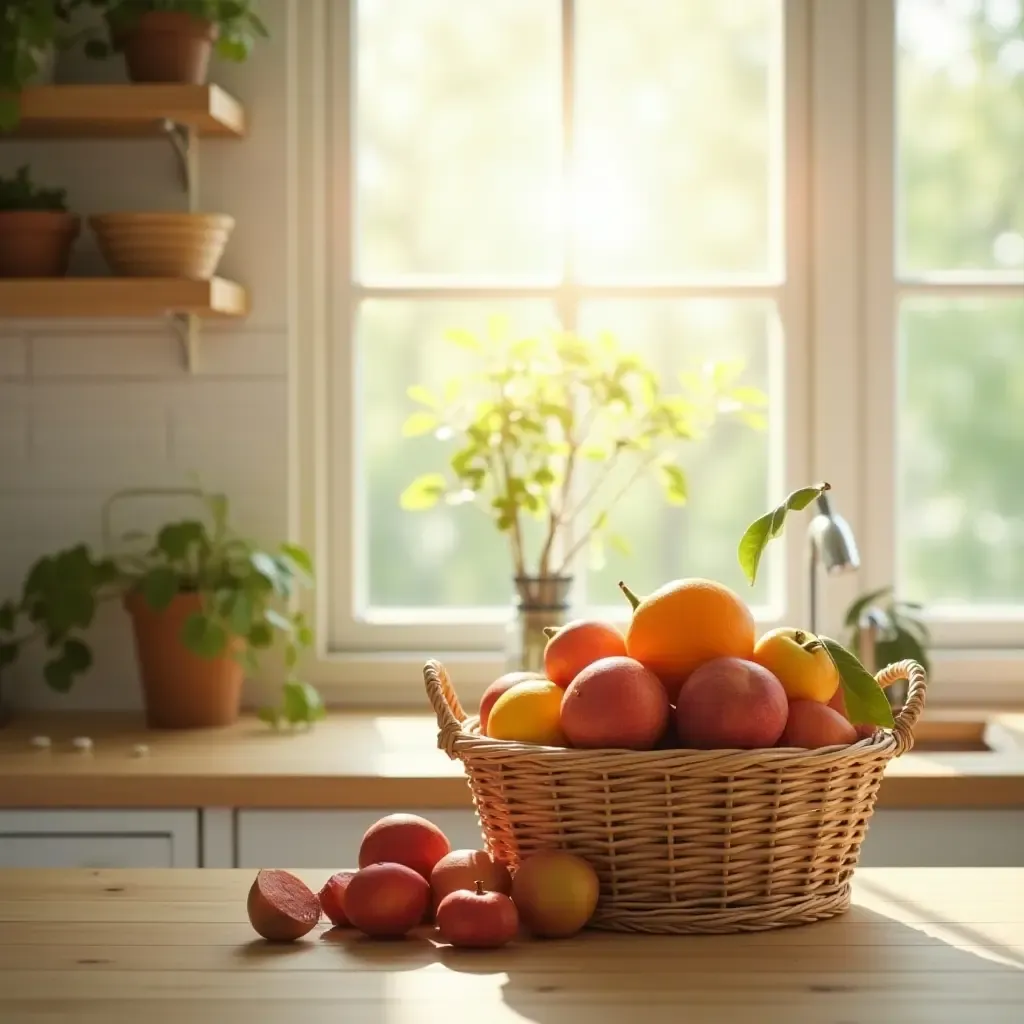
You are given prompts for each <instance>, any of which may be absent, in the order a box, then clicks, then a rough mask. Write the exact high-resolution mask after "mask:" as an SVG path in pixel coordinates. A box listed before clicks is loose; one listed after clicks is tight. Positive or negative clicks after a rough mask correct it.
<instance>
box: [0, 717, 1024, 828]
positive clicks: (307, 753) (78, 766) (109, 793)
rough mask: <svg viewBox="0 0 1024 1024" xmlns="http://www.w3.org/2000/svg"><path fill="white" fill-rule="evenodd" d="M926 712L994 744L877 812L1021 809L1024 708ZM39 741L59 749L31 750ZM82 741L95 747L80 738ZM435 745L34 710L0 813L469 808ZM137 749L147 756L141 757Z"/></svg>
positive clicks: (912, 760) (420, 736) (389, 730)
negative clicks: (80, 745)
mask: <svg viewBox="0 0 1024 1024" xmlns="http://www.w3.org/2000/svg"><path fill="white" fill-rule="evenodd" d="M925 714H926V717H925V719H924V720H923V721H922V723H921V724H920V725H919V727H918V728H919V732H918V735H919V738H920V739H921V741H922V746H933V745H934V742H935V741H938V740H941V739H942V738H943V737H945V739H946V740H948V739H949V738H950V736H951V735H960V736H961V737H963V736H964V735H974V734H976V732H977V730H976V729H975V728H974V727H973V726H971V725H970V723H972V722H977V721H978V720H979V716H980V717H982V718H984V720H985V721H986V722H987V732H986V740H987V742H988V743H989V745H990V746H991V747H992V748H993V749H991V750H988V751H972V750H966V751H965V750H950V749H948V744H947V746H946V748H944V749H932V750H921V751H914V752H911V753H909V754H905V755H904V756H903V757H901V758H895V759H894V760H893V761H892V762H891V763H890V765H889V768H888V770H887V774H886V779H885V782H884V783H883V785H882V789H881V792H880V795H879V799H878V804H877V806H878V807H879V808H884V809H896V808H902V809H912V808H917V809H921V808H935V809H956V808H963V809H972V810H974V809H981V808H989V809H991V808H1015V809H1021V810H1024V709H1020V710H1013V711H1009V710H997V709H977V708H975V709H971V710H967V709H964V710H958V711H946V710H941V709H939V710H931V711H930V712H926V713H925ZM957 723H961V724H960V725H957ZM963 723H966V727H965V726H964V725H963ZM972 730H973V732H972ZM37 735H46V736H49V737H50V738H51V741H52V746H51V748H50V749H48V750H37V749H34V748H32V747H31V745H30V739H31V738H32V737H33V736H37ZM82 735H86V736H89V737H91V738H92V740H93V744H94V746H93V750H92V752H91V753H87V754H83V753H80V752H78V751H76V750H75V749H74V748H73V747H72V746H71V739H72V738H73V737H75V736H82ZM929 739H931V740H932V741H933V742H932V743H930V742H929ZM436 741H437V725H436V722H435V721H434V718H433V716H432V715H430V714H429V713H412V714H401V713H394V712H387V711H385V712H372V711H334V712H332V713H331V714H330V715H329V716H328V718H327V719H326V720H325V721H324V722H321V723H319V724H318V725H317V726H316V727H315V728H314V729H313V730H312V731H311V732H309V733H302V734H297V735H289V734H277V733H274V732H272V731H271V730H269V729H268V728H267V727H266V726H265V725H263V724H262V723H260V722H259V721H258V720H257V719H256V718H255V717H254V716H251V715H249V714H246V715H244V716H243V718H242V720H241V721H240V722H238V723H237V724H236V725H234V726H231V727H229V728H227V729H216V730H209V731H203V732H199V733H196V732H193V733H184V732H183V733H176V732H153V731H149V730H146V729H145V728H144V727H143V725H142V722H141V717H140V716H139V715H137V714H127V713H120V712H94V713H81V714H78V713H25V714H24V715H23V716H22V717H19V718H16V719H15V720H14V721H12V722H10V723H9V724H8V725H7V726H6V727H4V728H0V807H6V808H58V807H63V808H114V807H146V808H197V807H233V808H242V809H247V808H286V809H288V808H290V809H317V808H318V809H346V808H347V809H359V808H378V809H379V808H385V809H396V810H415V809H427V808H435V809H437V808H465V809H467V810H468V809H470V808H471V806H472V804H471V801H470V794H469V788H468V786H467V784H466V778H465V775H464V773H463V771H462V768H461V765H460V764H459V762H457V761H450V760H449V759H448V758H447V757H446V756H445V755H444V754H443V753H442V752H441V751H440V750H438V749H437V742H436ZM139 743H144V744H146V745H147V747H148V749H149V753H148V754H147V755H145V756H142V757H138V756H133V748H134V747H135V746H136V745H137V744H139ZM961 745H962V744H961Z"/></svg>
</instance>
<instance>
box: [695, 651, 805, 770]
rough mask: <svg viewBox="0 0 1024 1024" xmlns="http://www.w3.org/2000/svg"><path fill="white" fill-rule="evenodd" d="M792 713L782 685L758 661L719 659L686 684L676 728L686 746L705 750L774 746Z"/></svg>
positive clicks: (707, 665)
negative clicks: (789, 713)
mask: <svg viewBox="0 0 1024 1024" xmlns="http://www.w3.org/2000/svg"><path fill="white" fill-rule="evenodd" d="M788 712H789V707H788V702H787V701H786V691H785V690H784V689H783V688H782V683H780V682H779V681H778V679H776V678H775V676H773V675H772V674H771V672H769V671H768V669H766V668H763V667H762V666H761V665H758V664H757V663H756V662H753V661H747V660H745V659H743V658H716V659H714V660H713V661H709V662H707V663H706V664H704V665H701V667H700V668H698V669H697V671H696V672H694V673H693V674H692V675H691V676H690V678H689V679H687V680H686V682H685V683H684V684H683V687H682V689H681V690H680V691H679V697H678V700H677V702H676V728H677V729H678V730H679V740H680V742H681V743H682V745H683V746H686V747H696V748H698V749H700V750H716V749H731V748H738V749H741V750H754V749H757V748H760V747H772V746H774V745H775V743H776V742H777V740H778V738H779V737H780V736H781V735H782V730H783V729H784V728H785V727H786V718H787V715H788Z"/></svg>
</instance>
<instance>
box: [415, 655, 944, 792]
mask: <svg viewBox="0 0 1024 1024" xmlns="http://www.w3.org/2000/svg"><path fill="white" fill-rule="evenodd" d="M423 676H424V682H425V684H426V689H427V695H428V697H429V698H430V701H431V704H432V705H433V707H434V711H435V714H436V716H437V723H438V729H439V731H438V740H437V745H438V747H439V748H440V749H441V750H444V751H445V752H446V753H447V754H448V756H449V757H450V758H452V759H458V760H462V759H464V758H465V757H467V756H468V757H470V758H472V757H473V756H477V755H479V756H484V757H487V758H488V759H493V758H495V757H498V756H500V757H508V758H510V759H519V758H523V759H529V760H530V762H531V763H535V764H538V765H541V764H548V765H551V766H552V767H554V766H555V765H559V766H562V767H570V766H571V765H573V764H581V765H582V764H588V765H590V764H593V763H595V761H599V762H600V764H601V767H602V768H605V769H607V770H609V771H614V770H615V769H616V768H617V767H619V766H622V767H623V768H625V767H626V766H629V767H637V766H638V765H644V766H646V767H651V768H655V767H660V766H668V765H672V766H673V767H689V768H696V769H705V770H708V769H714V771H715V773H716V774H729V773H730V772H733V771H737V772H738V771H742V770H749V769H751V768H755V767H757V768H764V769H777V768H781V767H797V766H801V765H802V766H806V767H808V768H810V767H816V768H822V767H826V766H831V765H843V764H853V763H856V762H858V761H864V760H877V759H878V758H880V757H881V758H883V759H886V760H888V759H889V758H890V757H899V756H900V755H901V754H903V753H906V751H908V750H910V749H911V748H912V747H913V745H914V735H913V730H914V726H915V725H916V724H917V720H918V718H919V717H920V715H921V711H922V710H923V707H924V699H925V691H926V688H927V676H926V674H925V671H924V669H923V668H922V667H921V665H919V664H918V663H917V662H916V661H909V660H908V661H901V662H896V663H895V664H892V665H889V666H887V667H886V668H884V669H882V670H881V671H880V672H878V673H877V674H876V676H875V678H876V679H877V680H878V682H879V684H880V685H882V686H889V685H891V684H892V683H894V682H898V681H900V680H903V679H907V680H909V681H910V688H909V691H908V694H907V701H906V704H905V705H904V706H903V708H902V709H901V711H900V713H899V714H898V715H897V716H896V723H895V726H894V728H892V729H883V728H879V729H876V730H875V732H874V733H873V734H872V735H871V736H868V737H865V738H864V739H861V740H858V741H857V742H855V743H850V744H842V745H838V746H830V747H818V748H816V749H805V748H802V747H759V748H756V749H753V750H746V749H737V748H720V749H712V750H697V749H693V748H686V747H679V748H668V749H661V750H628V749H622V748H617V747H616V748H591V749H581V748H576V747H551V746H543V745H540V744H533V743H517V742H512V741H510V740H497V739H492V738H491V737H488V736H481V735H480V734H479V732H474V729H478V728H479V716H478V715H467V714H466V713H465V712H464V711H463V709H462V705H461V704H460V702H459V699H458V696H457V695H456V693H455V690H454V687H453V685H452V683H451V680H450V678H449V677H448V673H447V671H446V670H445V668H444V666H443V665H442V664H441V662H439V661H436V660H434V659H431V660H429V661H427V662H426V664H425V665H424V667H423Z"/></svg>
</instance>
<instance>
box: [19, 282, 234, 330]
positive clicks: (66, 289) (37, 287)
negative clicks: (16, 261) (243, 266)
mask: <svg viewBox="0 0 1024 1024" xmlns="http://www.w3.org/2000/svg"><path fill="white" fill-rule="evenodd" d="M248 311H249V296H248V293H247V292H246V290H245V288H243V287H242V286H241V285H240V284H236V283H235V282H234V281H227V280H225V279H224V278H222V277H215V278H212V279H211V280H209V281H189V280H186V279H183V278H182V279H179V278H173V277H57V278H34V277H33V278H8V279H6V280H0V317H37V318H40V319H45V320H50V319H54V318H58V317H98V318H102V317H160V316H189V317H200V318H203V319H206V318H213V319H226V318H231V317H242V316H245V315H246V314H247V313H248Z"/></svg>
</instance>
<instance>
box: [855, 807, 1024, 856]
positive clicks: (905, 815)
mask: <svg viewBox="0 0 1024 1024" xmlns="http://www.w3.org/2000/svg"><path fill="white" fill-rule="evenodd" d="M860 863H861V866H863V867H866V868H868V867H870V868H899V867H921V868H952V867H974V868H978V867H987V868H995V867H1018V868H1019V867H1024V811H1012V810H1006V811H987V810H986V811H971V810H951V811H944V810H943V811H933V810H922V811H913V810H885V809H884V808H883V809H881V810H878V811H875V813H874V814H873V815H872V817H871V821H870V822H869V823H868V834H867V836H866V837H865V839H864V844H863V846H862V847H861V855H860Z"/></svg>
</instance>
